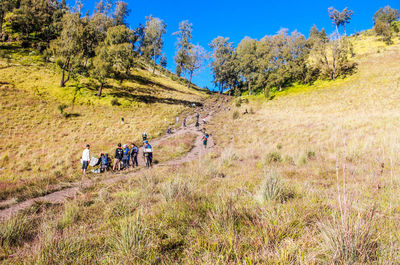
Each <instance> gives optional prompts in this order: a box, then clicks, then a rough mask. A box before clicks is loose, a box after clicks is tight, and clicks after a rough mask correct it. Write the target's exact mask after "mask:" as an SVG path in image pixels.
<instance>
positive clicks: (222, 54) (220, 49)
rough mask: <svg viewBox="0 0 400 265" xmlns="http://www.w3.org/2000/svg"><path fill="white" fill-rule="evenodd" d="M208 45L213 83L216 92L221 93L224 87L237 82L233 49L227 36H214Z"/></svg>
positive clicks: (231, 86)
mask: <svg viewBox="0 0 400 265" xmlns="http://www.w3.org/2000/svg"><path fill="white" fill-rule="evenodd" d="M209 46H210V48H211V49H212V55H211V58H212V62H211V69H212V71H213V73H214V84H215V85H216V86H218V92H219V93H222V92H223V90H224V88H227V87H229V88H233V86H235V85H236V84H237V82H236V81H237V80H238V78H237V74H238V73H237V71H235V70H237V67H236V65H235V64H233V61H234V58H235V54H234V53H235V49H234V47H233V44H232V43H231V42H229V38H224V37H217V38H215V39H214V40H213V41H212V42H211V43H210V45H209Z"/></svg>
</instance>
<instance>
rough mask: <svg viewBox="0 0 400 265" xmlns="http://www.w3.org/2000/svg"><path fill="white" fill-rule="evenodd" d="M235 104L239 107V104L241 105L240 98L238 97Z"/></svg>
mask: <svg viewBox="0 0 400 265" xmlns="http://www.w3.org/2000/svg"><path fill="white" fill-rule="evenodd" d="M235 106H236V107H238V108H240V106H242V101H241V100H240V99H238V100H237V101H236V103H235Z"/></svg>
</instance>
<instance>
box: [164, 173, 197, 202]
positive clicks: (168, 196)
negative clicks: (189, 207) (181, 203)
mask: <svg viewBox="0 0 400 265" xmlns="http://www.w3.org/2000/svg"><path fill="white" fill-rule="evenodd" d="M192 190H193V188H192V186H191V185H190V183H189V182H187V181H184V180H183V179H181V178H175V179H173V180H171V181H169V182H167V183H166V184H164V185H163V186H162V187H161V193H162V195H163V196H164V198H165V200H166V201H172V200H175V199H177V198H181V197H184V196H188V195H189V194H190V193H191V192H192Z"/></svg>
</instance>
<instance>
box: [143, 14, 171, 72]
mask: <svg viewBox="0 0 400 265" xmlns="http://www.w3.org/2000/svg"><path fill="white" fill-rule="evenodd" d="M166 28H167V25H166V24H165V23H164V21H162V20H161V19H159V18H156V17H153V16H151V15H150V16H148V17H146V27H145V29H144V44H143V46H142V49H143V55H144V56H145V57H146V58H148V59H153V64H154V68H153V74H154V73H155V70H156V65H157V59H158V58H159V57H160V56H161V54H162V48H163V46H164V40H163V36H164V34H165V33H166Z"/></svg>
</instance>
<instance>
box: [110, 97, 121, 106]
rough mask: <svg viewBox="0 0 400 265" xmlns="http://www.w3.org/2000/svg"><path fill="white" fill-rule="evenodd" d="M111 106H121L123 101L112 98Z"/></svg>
mask: <svg viewBox="0 0 400 265" xmlns="http://www.w3.org/2000/svg"><path fill="white" fill-rule="evenodd" d="M111 106H121V103H119V101H118V99H116V98H113V99H112V100H111Z"/></svg>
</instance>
